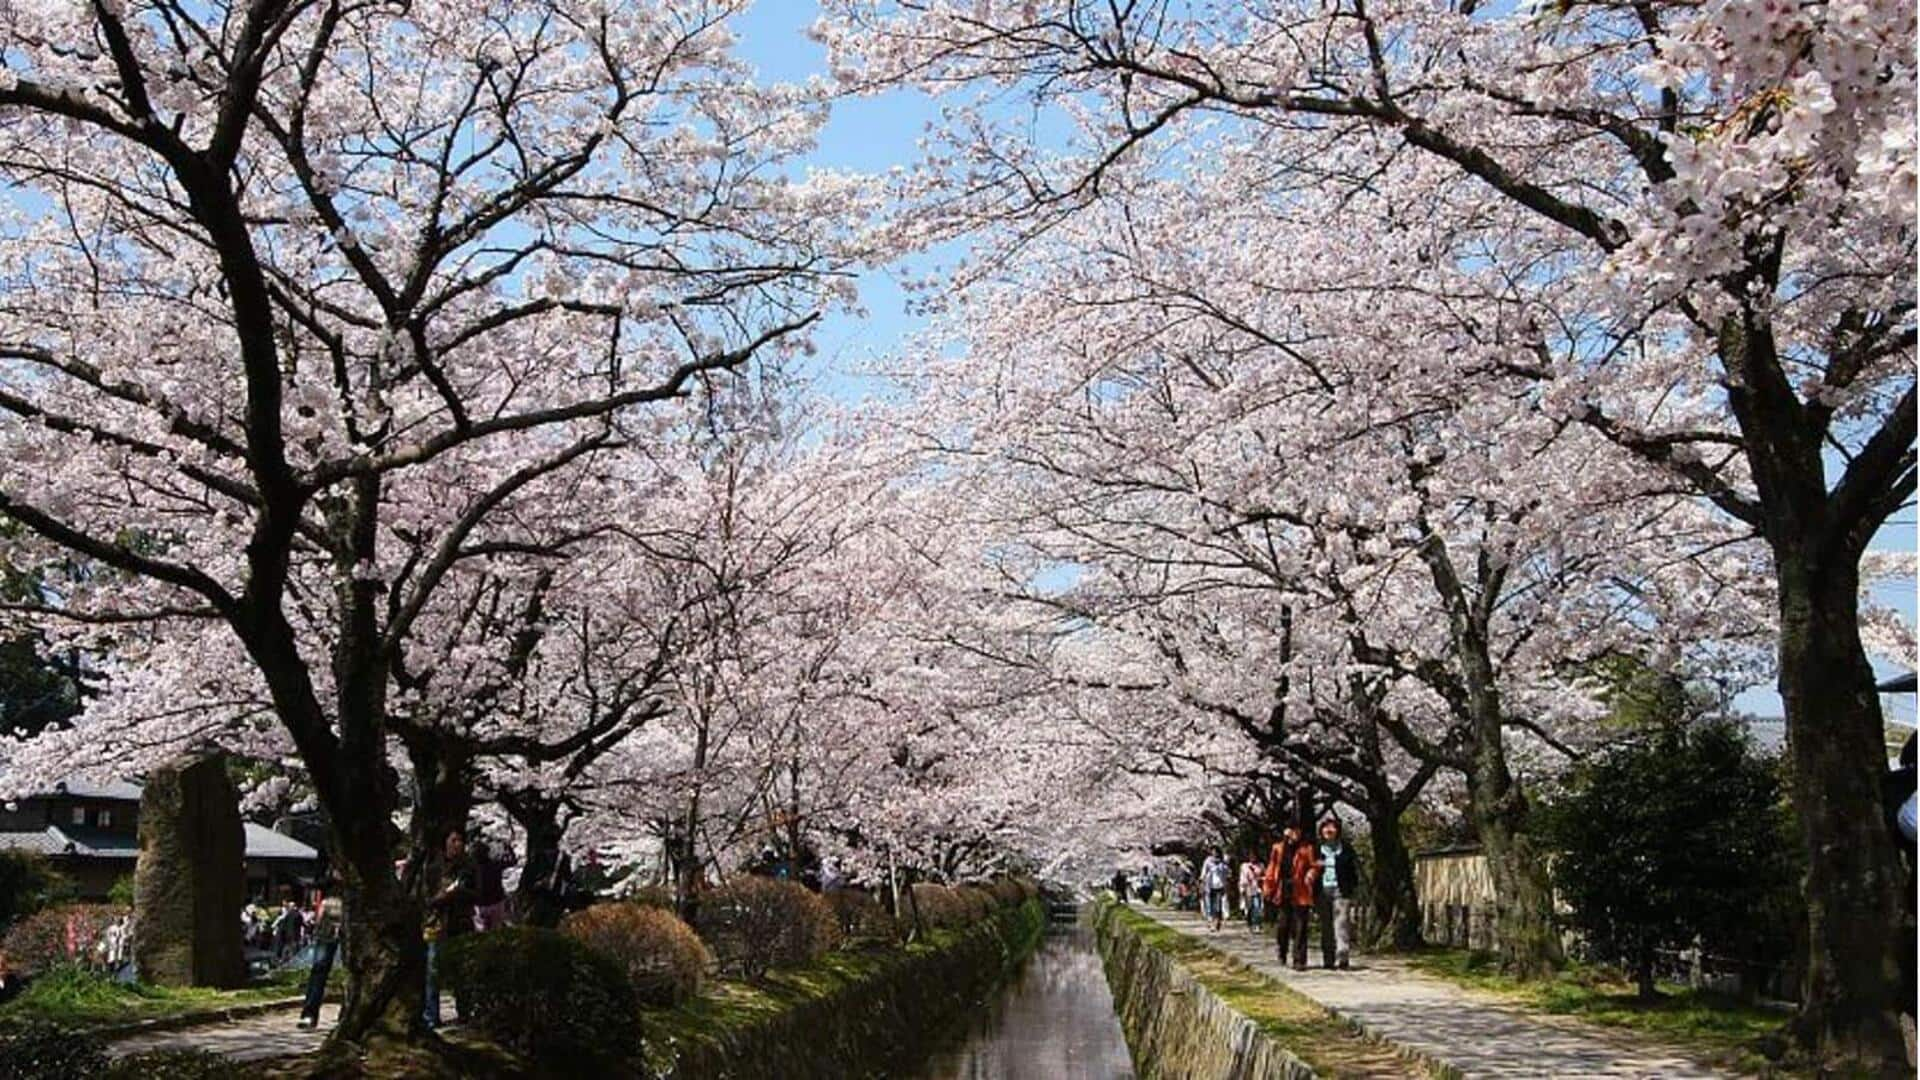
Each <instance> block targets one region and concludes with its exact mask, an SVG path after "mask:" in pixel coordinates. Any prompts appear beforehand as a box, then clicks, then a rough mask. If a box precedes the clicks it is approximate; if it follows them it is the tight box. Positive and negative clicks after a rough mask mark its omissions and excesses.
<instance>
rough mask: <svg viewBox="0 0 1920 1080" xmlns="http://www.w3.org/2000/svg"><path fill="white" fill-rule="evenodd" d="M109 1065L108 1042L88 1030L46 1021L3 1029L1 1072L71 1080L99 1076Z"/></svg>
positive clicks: (19, 1079)
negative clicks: (83, 1030) (89, 1033)
mask: <svg viewBox="0 0 1920 1080" xmlns="http://www.w3.org/2000/svg"><path fill="white" fill-rule="evenodd" d="M106 1068H107V1051H106V1046H105V1044H103V1043H102V1042H101V1041H100V1040H99V1039H97V1038H95V1037H93V1036H91V1035H88V1034H86V1033H84V1032H78V1031H70V1030H67V1029H65V1028H62V1027H59V1026H57V1025H54V1024H46V1023H10V1024H8V1025H7V1026H6V1027H5V1028H3V1029H0V1076H5V1077H9V1078H11V1080H71V1078H72V1077H80V1076H98V1075H100V1074H101V1073H102V1072H104V1071H105V1070H106Z"/></svg>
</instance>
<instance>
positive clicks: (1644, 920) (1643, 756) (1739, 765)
mask: <svg viewBox="0 0 1920 1080" xmlns="http://www.w3.org/2000/svg"><path fill="white" fill-rule="evenodd" d="M1542 817H1543V822H1542V824H1543V825H1544V830H1543V832H1544V834H1545V836H1546V837H1547V839H1548V840H1549V842H1550V843H1551V844H1552V845H1553V847H1554V848H1556V849H1557V851H1558V853H1559V858H1558V860H1557V862H1556V863H1555V867H1554V878H1555V885H1556V888H1557V889H1558V891H1559V894H1560V896H1561V898H1562V899H1563V900H1564V901H1566V903H1567V904H1569V905H1570V906H1571V908H1572V917H1571V920H1570V921H1571V923H1572V925H1573V926H1574V927H1575V928H1576V929H1577V930H1579V932H1580V933H1581V935H1582V937H1583V939H1584V941H1585V944H1586V948H1587V950H1588V954H1589V955H1590V956H1591V957H1593V958H1595V959H1599V960H1603V961H1608V962H1618V963H1622V964H1624V965H1626V966H1627V967H1628V968H1629V970H1632V971H1633V972H1635V974H1636V975H1637V976H1638V977H1639V978H1640V980H1641V983H1642V985H1643V987H1648V986H1650V980H1651V978H1652V963H1653V959H1654V956H1655V954H1656V953H1657V952H1658V951H1659V950H1663V949H1681V948H1686V947H1688V946H1690V945H1692V944H1693V943H1694V940H1695V937H1696V935H1697V936H1698V937H1699V939H1700V940H1701V943H1702V944H1703V945H1704V946H1705V948H1706V949H1707V950H1708V951H1709V952H1714V953H1719V954H1722V955H1730V956H1741V957H1746V956H1755V957H1757V956H1758V955H1760V954H1761V953H1763V952H1765V951H1769V949H1782V948H1790V945H1788V944H1786V943H1785V942H1779V943H1770V942H1769V941H1768V940H1767V938H1768V937H1770V936H1771V935H1772V934H1774V933H1777V932H1778V929H1779V928H1778V927H1777V926H1774V925H1770V923H1771V922H1772V920H1770V919H1766V918H1758V917H1756V916H1757V915H1759V914H1760V913H1764V912H1769V911H1774V910H1778V909H1779V908H1780V905H1781V904H1782V902H1783V898H1787V902H1788V903H1789V905H1790V898H1791V895H1792V879H1793V870H1794V864H1793V852H1794V851H1795V850H1796V849H1795V846H1794V844H1793V842H1792V838H1791V836H1790V835H1789V833H1788V831H1787V825H1788V822H1787V820H1786V816H1785V811H1784V808H1783V804H1782V797H1781V791H1780V784H1779V780H1778V777H1777V775H1776V771H1775V769H1774V766H1773V764H1772V763H1771V762H1769V761H1767V760H1766V759H1763V758H1760V757H1758V756H1756V755H1755V754H1754V753H1753V751H1752V748H1751V746H1750V745H1749V744H1748V742H1747V739H1746V736H1745V733H1744V732H1742V731H1741V730H1740V729H1739V728H1738V727H1737V726H1735V725H1734V724H1733V723H1731V722H1725V721H1701V722H1696V723H1693V724H1670V725H1666V726H1664V727H1660V728H1657V729H1655V730H1652V731H1650V732H1647V733H1645V734H1643V735H1642V736H1641V737H1640V738H1638V739H1636V740H1635V741H1633V742H1631V743H1627V744H1624V745H1622V746H1620V747H1617V748H1615V749H1613V750H1611V751H1609V752H1607V753H1605V754H1603V755H1601V756H1599V757H1598V758H1595V759H1592V760H1589V761H1587V762H1585V763H1583V764H1582V765H1581V766H1580V767H1579V768H1578V769H1576V770H1575V772H1574V775H1573V776H1572V778H1571V783H1570V784H1569V787H1568V790H1567V792H1566V793H1565V795H1564V796H1563V797H1561V798H1560V799H1559V800H1557V801H1556V802H1555V803H1553V804H1551V805H1550V806H1548V807H1547V808H1546V809H1545V811H1544V813H1543V815H1542Z"/></svg>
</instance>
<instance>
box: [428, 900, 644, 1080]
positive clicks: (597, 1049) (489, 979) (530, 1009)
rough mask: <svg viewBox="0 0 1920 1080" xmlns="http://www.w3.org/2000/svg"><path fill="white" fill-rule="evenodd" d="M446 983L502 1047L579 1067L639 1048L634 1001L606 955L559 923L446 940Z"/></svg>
mask: <svg viewBox="0 0 1920 1080" xmlns="http://www.w3.org/2000/svg"><path fill="white" fill-rule="evenodd" d="M445 948H446V953H445V955H444V956H442V957H441V960H440V965H441V971H442V973H443V977H444V978H445V981H446V984H447V986H448V987H449V988H451V989H452V991H453V992H454V994H456V995H458V996H459V998H460V1000H461V1001H462V1002H464V1003H465V1004H466V1006H467V1015H468V1016H469V1017H470V1018H471V1021H472V1023H473V1026H474V1027H475V1028H477V1029H478V1030H479V1031H481V1032H482V1033H484V1034H485V1035H486V1036H487V1037H488V1038H490V1039H492V1040H493V1041H495V1042H497V1043H499V1044H500V1045H502V1046H505V1047H507V1048H508V1049H509V1050H512V1051H515V1052H517V1053H521V1054H525V1055H527V1056H529V1057H531V1058H533V1059H535V1060H538V1061H541V1062H542V1063H545V1064H551V1065H553V1066H555V1068H556V1069H558V1068H560V1067H563V1066H564V1067H568V1068H577V1069H579V1070H581V1071H582V1072H583V1074H586V1075H592V1073H593V1071H594V1070H596V1069H601V1068H607V1067H609V1066H610V1064H611V1063H617V1062H624V1061H628V1060H630V1059H632V1058H634V1057H636V1056H637V1055H638V1053H639V1049H640V1047H639V1038H638V1031H639V1026H638V1017H639V1010H640V1004H639V1001H638V1000H637V999H636V998H635V996H634V992H633V984H632V983H631V982H630V981H629V980H628V979H627V974H626V972H625V971H622V970H621V968H620V965H619V964H618V963H617V962H616V961H615V960H614V959H613V958H612V957H609V956H607V955H605V954H603V953H600V952H597V951H595V950H594V949H591V948H589V947H587V946H586V945H585V944H583V943H582V942H580V941H577V940H575V939H573V938H571V937H569V936H567V935H566V934H563V933H561V932H560V931H558V930H542V929H538V928H534V927H509V928H506V929H502V930H494V931H490V932H488V933H485V934H468V935H465V936H463V937H459V938H455V939H453V940H452V941H450V942H448V943H447V945H446V947H445Z"/></svg>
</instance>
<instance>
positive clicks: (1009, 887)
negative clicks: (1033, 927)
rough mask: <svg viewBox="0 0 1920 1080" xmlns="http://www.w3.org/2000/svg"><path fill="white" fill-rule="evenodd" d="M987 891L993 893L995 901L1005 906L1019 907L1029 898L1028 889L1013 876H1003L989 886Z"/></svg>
mask: <svg viewBox="0 0 1920 1080" xmlns="http://www.w3.org/2000/svg"><path fill="white" fill-rule="evenodd" d="M987 891H989V892H991V893H992V894H993V899H994V902H995V903H997V904H1000V905H1001V906H1003V907H1019V906H1020V904H1021V903H1022V902H1024V901H1025V900H1026V899H1027V891H1026V889H1024V888H1022V887H1021V884H1020V882H1018V881H1016V880H1014V879H1013V878H1001V879H1000V880H998V881H996V882H994V883H993V884H991V885H989V886H987Z"/></svg>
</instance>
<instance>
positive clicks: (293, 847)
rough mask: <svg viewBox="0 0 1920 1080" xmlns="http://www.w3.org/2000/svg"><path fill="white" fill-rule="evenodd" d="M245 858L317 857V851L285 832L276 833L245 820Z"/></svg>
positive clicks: (318, 855) (318, 854)
mask: <svg viewBox="0 0 1920 1080" xmlns="http://www.w3.org/2000/svg"><path fill="white" fill-rule="evenodd" d="M245 824H246V830H247V858H249V859H317V858H319V857H320V853H319V852H318V851H315V850H313V849H312V848H310V847H308V846H307V845H305V844H303V843H301V842H300V841H298V840H295V839H294V838H293V837H291V836H288V835H286V834H285V833H277V832H274V831H273V830H272V829H269V828H267V827H266V826H265V825H255V824H254V823H253V822H251V821H249V822H246V823H245Z"/></svg>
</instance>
